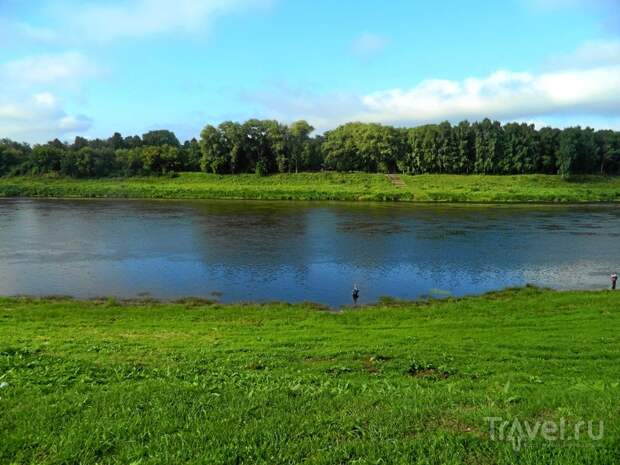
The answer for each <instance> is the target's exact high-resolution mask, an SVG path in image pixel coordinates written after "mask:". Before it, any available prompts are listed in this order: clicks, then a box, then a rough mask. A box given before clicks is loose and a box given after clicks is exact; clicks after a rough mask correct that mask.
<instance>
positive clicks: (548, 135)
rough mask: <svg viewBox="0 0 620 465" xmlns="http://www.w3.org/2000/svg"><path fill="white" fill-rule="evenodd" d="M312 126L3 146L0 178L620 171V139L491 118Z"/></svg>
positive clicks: (247, 126)
mask: <svg viewBox="0 0 620 465" xmlns="http://www.w3.org/2000/svg"><path fill="white" fill-rule="evenodd" d="M313 131H314V128H313V127H312V126H310V125H309V124H308V123H307V122H305V121H297V122H295V123H293V124H291V125H290V126H287V125H284V124H281V123H279V122H277V121H273V120H256V119H252V120H249V121H247V122H245V123H235V122H230V121H228V122H225V123H222V124H220V125H219V126H217V127H215V126H211V125H208V126H206V127H205V128H204V129H203V131H202V133H201V135H200V140H199V141H198V140H196V139H192V140H191V141H187V142H185V143H184V144H183V145H181V144H180V143H179V140H178V139H177V137H176V136H175V135H174V133H172V132H171V131H167V130H157V131H151V132H148V133H146V134H144V135H143V136H142V137H138V136H131V137H125V138H123V137H122V136H121V135H120V134H118V133H116V134H114V135H113V136H112V137H111V138H109V139H107V140H101V139H95V140H86V139H84V138H82V137H77V138H76V139H75V141H74V142H73V143H72V144H68V143H63V142H61V141H59V140H54V141H52V142H49V143H47V144H44V145H36V146H34V147H30V146H29V145H26V144H18V143H15V142H13V141H10V140H2V141H0V176H5V175H40V174H49V173H53V174H59V175H63V176H71V177H76V178H86V177H106V176H147V175H162V174H168V173H176V172H180V171H200V170H202V171H204V172H206V173H212V174H240V173H256V174H259V175H266V174H272V173H293V172H295V173H297V172H299V171H319V170H329V171H340V172H348V171H363V172H369V173H376V172H382V173H393V172H400V173H402V174H426V173H430V174H440V173H448V174H471V173H475V174H502V175H505V174H534V173H540V174H560V175H562V176H563V177H570V176H573V175H580V174H619V173H620V132H614V131H594V130H593V129H591V128H585V129H584V128H580V127H573V128H567V129H564V130H559V129H552V128H543V129H541V130H536V129H535V128H534V126H532V125H528V124H517V123H510V124H506V125H503V126H502V125H501V124H500V123H499V122H497V121H490V120H488V119H486V120H484V121H481V122H477V123H473V124H470V123H468V122H466V121H464V122H461V123H460V124H458V125H456V126H453V125H451V124H450V123H448V122H444V123H441V124H430V125H426V126H420V127H415V128H395V127H391V126H383V125H380V124H367V123H348V124H345V125H343V126H340V127H338V128H336V129H334V130H332V131H328V132H326V133H325V134H324V135H315V136H312V135H311V134H312V132H313Z"/></svg>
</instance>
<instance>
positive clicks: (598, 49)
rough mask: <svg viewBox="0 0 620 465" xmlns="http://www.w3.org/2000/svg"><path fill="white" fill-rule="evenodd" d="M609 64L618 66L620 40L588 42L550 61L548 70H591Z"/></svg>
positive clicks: (619, 62) (619, 61)
mask: <svg viewBox="0 0 620 465" xmlns="http://www.w3.org/2000/svg"><path fill="white" fill-rule="evenodd" d="M611 64H619V65H620V39H611V40H591V41H588V42H586V43H584V44H582V45H581V46H580V47H579V48H577V50H575V51H574V52H573V53H569V54H567V55H561V56H557V57H553V58H552V59H550V60H549V61H548V68H552V69H574V68H592V67H596V66H606V65H611Z"/></svg>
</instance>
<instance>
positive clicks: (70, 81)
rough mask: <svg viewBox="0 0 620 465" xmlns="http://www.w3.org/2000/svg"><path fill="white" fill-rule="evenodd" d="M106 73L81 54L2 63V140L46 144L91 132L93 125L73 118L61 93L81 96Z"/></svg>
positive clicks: (0, 111)
mask: <svg viewBox="0 0 620 465" xmlns="http://www.w3.org/2000/svg"><path fill="white" fill-rule="evenodd" d="M101 73H102V70H101V69H100V68H99V67H98V66H96V65H95V64H94V63H92V62H91V61H90V60H89V59H87V58H86V57H85V56H84V55H82V54H80V53H77V52H66V53H61V54H56V55H54V54H44V55H33V56H30V57H26V58H22V59H17V60H12V61H7V62H4V63H0V129H1V131H2V133H1V134H0V137H10V138H13V139H16V140H28V141H37V142H42V141H46V140H48V139H51V138H54V137H62V136H64V135H66V134H75V133H80V132H83V131H86V130H88V129H89V128H90V127H91V124H92V121H91V119H90V118H89V117H87V116H85V115H81V114H70V113H69V112H68V111H67V110H66V109H65V103H66V102H65V101H64V100H63V99H61V98H60V97H58V95H57V92H56V91H58V92H68V93H75V92H79V89H80V87H81V84H82V82H83V81H84V80H85V79H90V78H93V77H96V76H99V75H101Z"/></svg>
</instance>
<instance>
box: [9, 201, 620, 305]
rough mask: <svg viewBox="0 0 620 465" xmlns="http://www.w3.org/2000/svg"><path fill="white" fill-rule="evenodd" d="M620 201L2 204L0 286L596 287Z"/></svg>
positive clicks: (618, 231) (238, 291)
mask: <svg viewBox="0 0 620 465" xmlns="http://www.w3.org/2000/svg"><path fill="white" fill-rule="evenodd" d="M618 270H620V207H617V206H465V205H412V204H392V203H385V204H381V203H372V204H370V203H337V202H323V203H306V202H288V203H287V202H248V201H144V200H27V199H4V200H0V294H2V295H36V296H42V295H45V296H47V295H70V296H75V297H80V298H91V297H101V296H115V297H120V298H134V297H144V296H150V297H154V298H160V299H176V298H180V297H185V296H196V297H203V298H208V299H214V300H220V301H222V302H237V301H275V300H283V301H288V302H300V301H314V302H319V303H323V304H328V305H332V306H339V305H342V304H348V303H350V302H351V291H350V290H351V288H352V286H353V285H354V284H357V285H358V286H359V288H360V289H361V299H360V303H368V302H374V301H376V300H377V299H379V298H380V297H381V296H391V297H395V298H400V299H415V298H419V297H422V296H429V295H430V296H435V297H443V296H449V295H455V296H461V295H467V294H478V293H483V292H486V291H490V290H494V289H501V288H504V287H507V286H521V285H525V284H527V283H531V284H536V285H539V286H549V287H554V288H560V289H602V288H605V287H607V286H608V285H609V275H610V274H611V272H612V271H618Z"/></svg>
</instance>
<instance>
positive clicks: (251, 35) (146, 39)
mask: <svg viewBox="0 0 620 465" xmlns="http://www.w3.org/2000/svg"><path fill="white" fill-rule="evenodd" d="M254 117H256V118H274V119H278V120H280V121H282V122H286V123H290V122H292V121H295V120H298V119H306V120H307V121H309V122H310V123H311V124H312V125H313V126H314V127H315V128H316V129H317V131H319V132H322V131H325V130H329V129H331V128H334V127H336V126H338V125H339V124H342V123H344V122H348V121H363V122H378V123H383V124H393V125H399V126H401V125H410V126H414V125H419V124H425V123H432V122H441V121H444V120H448V121H452V122H458V121H460V120H463V119H468V120H470V121H475V120H480V119H483V118H485V117H490V118H493V119H497V120H500V121H502V122H507V121H524V122H529V123H533V124H536V125H537V126H538V127H541V126H545V125H551V126H556V127H566V126H571V125H582V126H587V125H589V126H592V127H594V128H611V129H616V130H620V0H502V1H490V0H434V1H423V0H383V1H379V0H339V1H333V0H174V1H164V0H107V1H104V0H89V1H84V0H82V1H76V0H65V1H61V0H27V1H24V0H0V138H2V137H9V138H12V139H14V140H19V141H26V142H30V143H40V142H45V141H47V140H50V139H53V138H59V139H61V140H67V141H70V140H72V139H73V138H74V137H75V136H77V135H80V136H84V137H109V136H110V135H111V134H112V133H114V132H116V131H118V132H120V133H122V134H123V135H133V134H138V135H140V134H142V133H144V132H146V131H149V130H153V129H160V128H166V129H171V130H173V131H175V132H176V133H177V135H178V136H179V138H180V139H182V140H185V139H190V138H192V137H198V135H199V133H200V130H201V128H202V127H203V126H204V125H205V124H219V123H220V122H222V121H226V120H234V121H244V120H246V119H248V118H254Z"/></svg>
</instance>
